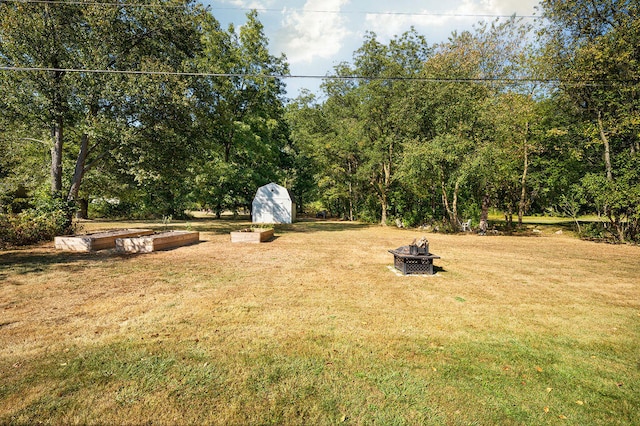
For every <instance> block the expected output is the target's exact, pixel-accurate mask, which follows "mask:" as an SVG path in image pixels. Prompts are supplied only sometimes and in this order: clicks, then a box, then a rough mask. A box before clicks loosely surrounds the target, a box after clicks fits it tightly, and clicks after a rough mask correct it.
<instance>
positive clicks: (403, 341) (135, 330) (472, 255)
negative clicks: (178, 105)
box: [0, 220, 640, 424]
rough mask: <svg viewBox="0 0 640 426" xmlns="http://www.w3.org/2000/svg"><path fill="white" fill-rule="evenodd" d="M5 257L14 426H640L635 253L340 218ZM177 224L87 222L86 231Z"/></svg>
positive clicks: (5, 357)
mask: <svg viewBox="0 0 640 426" xmlns="http://www.w3.org/2000/svg"><path fill="white" fill-rule="evenodd" d="M246 225H247V223H241V222H232V221H204V220H198V221H193V222H191V223H189V224H187V223H183V222H180V223H172V227H182V228H184V227H186V226H189V227H190V228H192V229H194V230H198V231H200V232H201V240H202V242H201V243H199V244H196V245H193V246H188V247H182V248H179V249H175V250H171V251H165V252H155V253H150V254H145V255H117V254H113V253H110V252H99V253H73V254H69V253H62V252H58V251H55V250H54V249H53V248H52V244H48V245H43V246H38V247H33V248H30V249H25V250H17V251H6V252H0V279H2V281H1V284H0V313H1V315H2V319H1V320H0V371H1V374H2V377H3V381H2V383H1V384H0V407H1V408H0V423H15V424H28V423H33V422H38V421H41V422H45V423H47V422H48V423H56V424H59V423H83V424H84V423H89V424H91V423H94V424H95V423H146V422H153V423H159V424H175V423H178V424H180V423H181V424H193V423H198V424H200V423H212V424H256V423H260V424H262V423H278V424H310V423H311V424H333V423H340V422H345V423H355V424H362V423H365V424H367V423H381V424H389V423H393V424H396V423H397V424H470V423H477V424H498V423H499V424H547V423H548V424H556V423H558V422H560V421H563V422H568V424H638V423H640V414H639V413H638V410H637V407H638V406H640V396H639V395H640V382H639V379H640V359H639V358H638V353H639V352H640V344H639V343H638V342H640V280H639V279H638V278H639V277H640V263H639V262H638V256H639V255H640V249H639V248H638V247H631V246H613V245H605V244H595V243H590V242H584V241H580V240H576V239H572V238H569V237H567V236H566V235H565V236H557V235H549V234H548V233H545V234H543V235H542V236H538V237H531V238H524V237H479V236H474V235H440V234H429V235H428V238H429V240H430V243H431V251H433V252H434V253H436V254H438V255H440V256H441V257H442V259H441V260H437V261H436V262H435V265H436V266H437V267H439V268H438V269H439V272H438V273H437V275H436V276H433V277H398V276H396V275H395V274H393V273H392V272H391V271H389V269H388V266H389V265H391V264H392V263H393V256H392V255H391V254H389V253H387V250H388V249H392V248H396V247H398V246H400V245H404V244H407V243H408V242H410V241H411V240H412V239H413V238H415V237H418V236H420V235H421V234H420V233H419V232H414V231H407V230H397V229H385V228H380V227H377V226H364V225H357V224H346V223H331V222H302V223H297V224H294V225H288V226H281V227H277V228H276V237H277V238H276V239H275V240H273V241H272V242H269V243H264V244H259V245H252V244H231V243H230V241H229V234H228V232H229V231H230V230H235V229H240V228H242V227H245V226H246ZM133 226H141V227H149V226H152V227H153V226H157V227H158V228H162V224H150V223H148V222H144V223H141V224H139V225H138V224H134V223H131V222H127V223H124V222H123V223H106V224H105V223H91V224H86V225H85V227H86V228H90V229H87V232H89V231H94V230H97V229H104V228H113V227H133Z"/></svg>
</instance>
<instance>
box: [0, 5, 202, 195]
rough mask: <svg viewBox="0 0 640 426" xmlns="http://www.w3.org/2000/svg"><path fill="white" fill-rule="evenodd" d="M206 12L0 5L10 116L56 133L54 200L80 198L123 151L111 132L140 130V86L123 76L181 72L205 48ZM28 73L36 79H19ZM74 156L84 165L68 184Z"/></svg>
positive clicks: (1, 58)
mask: <svg viewBox="0 0 640 426" xmlns="http://www.w3.org/2000/svg"><path fill="white" fill-rule="evenodd" d="M165 6H168V7H165ZM199 10H200V9H199V8H198V7H196V6H195V5H194V4H193V3H188V2H187V3H183V2H178V1H157V2H156V3H152V4H150V5H146V6H142V5H127V4H125V3H122V4H118V5H102V4H100V5H97V4H88V5H80V4H77V3H64V2H62V3H20V2H3V3H2V4H0V40H2V43H0V65H2V66H3V67H6V68H7V69H5V70H4V71H3V72H4V73H5V74H6V75H7V77H6V78H7V80H8V82H7V83H8V84H7V87H6V90H7V91H9V92H11V93H12V97H13V98H14V99H15V102H12V103H11V104H10V105H9V106H8V107H9V108H8V109H7V110H5V111H4V113H6V114H12V116H13V119H14V120H16V121H20V122H23V123H29V127H30V128H31V129H32V132H33V135H32V136H30V137H31V138H38V137H40V136H41V135H42V133H45V132H46V131H48V130H49V129H50V134H51V137H50V141H51V142H48V143H49V144H50V146H51V192H52V193H53V194H55V195H56V196H59V197H66V198H67V199H68V200H74V199H76V197H77V196H78V193H79V190H80V185H81V182H82V179H83V177H84V175H85V173H86V172H87V171H88V170H89V169H91V168H92V167H93V166H94V165H95V164H96V161H97V160H99V159H101V158H104V156H105V155H107V154H112V153H113V151H114V150H117V149H122V148H123V143H124V140H123V139H122V138H115V139H114V138H113V136H114V134H113V133H112V132H110V131H109V129H110V128H112V127H119V126H121V125H124V126H130V127H131V126H133V127H136V128H140V126H141V125H142V122H141V121H139V120H138V119H137V117H136V116H135V114H131V113H130V112H131V111H132V110H133V108H127V107H126V106H127V105H130V102H131V101H132V99H133V98H134V97H135V96H132V95H131V93H129V92H128V90H130V89H132V88H133V87H139V83H140V82H139V81H138V82H136V83H133V82H132V80H131V79H130V78H128V77H126V76H124V75H123V74H119V73H120V72H123V71H127V72H129V71H142V72H144V71H159V70H164V71H180V70H181V65H182V63H183V61H184V60H185V58H187V57H188V56H190V55H193V52H194V51H195V50H196V49H197V37H196V34H197V32H196V29H197V27H196V24H197V20H196V19H194V18H195V17H196V16H197V15H198V14H199V13H200V12H199ZM24 68H28V69H29V70H24V71H20V70H19V69H24ZM75 70H82V71H75ZM85 70H86V71H85ZM151 84H155V83H151ZM160 86H162V84H160ZM164 89H166V87H162V88H161V89H160V90H164ZM114 121H115V123H114ZM66 142H73V148H72V147H71V145H69V148H72V149H67V148H66V146H67V143H66ZM67 155H73V156H74V157H75V161H74V163H75V166H74V167H73V170H74V171H73V173H72V174H69V175H66V176H65V175H64V174H63V164H64V163H65V156H67ZM65 182H67V185H68V186H67V189H66V191H64V192H63V190H64V189H65Z"/></svg>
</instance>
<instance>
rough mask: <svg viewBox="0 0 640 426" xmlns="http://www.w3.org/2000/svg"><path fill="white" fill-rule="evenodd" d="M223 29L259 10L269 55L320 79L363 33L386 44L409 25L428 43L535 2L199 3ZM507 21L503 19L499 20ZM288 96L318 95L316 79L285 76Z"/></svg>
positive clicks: (522, 12)
mask: <svg viewBox="0 0 640 426" xmlns="http://www.w3.org/2000/svg"><path fill="white" fill-rule="evenodd" d="M201 1H202V2H203V4H205V5H207V6H209V7H210V11H211V13H212V14H213V16H215V17H216V19H217V20H218V21H219V22H220V23H221V24H222V25H223V27H226V26H227V25H228V24H230V23H233V24H234V25H235V27H236V28H239V27H240V26H241V25H242V24H243V23H244V22H245V21H246V13H247V12H248V11H249V10H251V9H256V10H257V11H258V17H259V20H260V22H262V24H263V25H264V32H265V35H266V37H267V38H268V39H269V50H270V51H271V54H272V55H275V56H279V55H280V54H281V53H284V54H285V56H286V57H287V61H288V63H289V67H290V72H291V75H293V76H325V75H328V74H331V73H332V71H333V68H334V66H336V65H338V64H339V63H341V62H351V61H352V58H353V52H354V51H356V50H357V49H358V48H359V47H360V46H361V45H362V42H363V40H364V36H365V34H366V32H367V31H371V32H374V33H375V34H376V36H377V37H378V40H379V41H381V42H383V43H386V42H388V41H389V40H390V39H392V38H393V37H394V36H396V35H401V34H402V33H404V32H405V31H408V30H409V29H410V28H411V27H412V26H413V27H414V28H415V29H416V30H417V32H418V33H419V34H422V35H423V36H425V37H426V39H427V41H428V42H429V44H435V43H439V42H442V41H446V40H447V38H448V37H449V36H450V35H451V33H452V32H453V31H458V32H461V31H465V30H471V29H472V28H473V26H474V24H477V23H478V22H479V21H489V22H491V21H494V20H495V19H496V17H498V16H503V17H504V16H510V15H513V14H516V15H518V16H524V17H530V16H533V15H534V14H535V13H536V10H535V7H536V5H537V4H538V0H393V1H388V0H297V1H296V0H201ZM501 19H506V18H501ZM525 19H531V18H525ZM285 82H286V84H287V96H288V97H289V98H295V97H296V96H298V94H299V92H300V90H301V89H303V88H306V89H308V90H311V91H312V92H314V93H318V92H319V86H320V84H321V82H322V80H321V79H318V78H288V79H286V80H285Z"/></svg>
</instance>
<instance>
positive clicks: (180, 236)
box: [116, 231, 200, 253]
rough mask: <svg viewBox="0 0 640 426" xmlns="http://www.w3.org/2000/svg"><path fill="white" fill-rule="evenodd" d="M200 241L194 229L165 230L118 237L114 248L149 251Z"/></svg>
mask: <svg viewBox="0 0 640 426" xmlns="http://www.w3.org/2000/svg"><path fill="white" fill-rule="evenodd" d="M198 241H200V233H199V232H196V231H166V232H160V233H158V234H153V235H147V236H142V237H132V238H118V239H117V240H116V250H118V251H119V252H121V253H151V252H153V251H158V250H168V249H171V248H175V247H181V246H186V245H188V244H193V243H197V242H198Z"/></svg>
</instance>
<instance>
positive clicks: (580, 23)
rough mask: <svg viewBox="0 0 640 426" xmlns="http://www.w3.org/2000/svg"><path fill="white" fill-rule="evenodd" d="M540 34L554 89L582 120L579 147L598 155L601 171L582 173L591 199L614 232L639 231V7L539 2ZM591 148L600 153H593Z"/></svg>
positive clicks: (609, 1)
mask: <svg viewBox="0 0 640 426" xmlns="http://www.w3.org/2000/svg"><path fill="white" fill-rule="evenodd" d="M541 5H542V10H543V17H544V18H545V19H546V20H547V21H548V23H549V24H548V25H547V26H546V27H545V28H544V30H543V32H542V35H543V36H544V37H545V38H544V40H545V41H546V47H547V52H546V53H547V55H546V57H545V59H546V61H547V62H548V63H549V64H550V68H551V73H552V74H551V75H552V76H553V77H555V78H557V79H558V80H559V81H560V86H559V90H560V92H559V93H560V95H561V96H562V97H563V98H564V99H565V100H566V101H567V102H569V103H570V104H571V105H572V106H573V108H574V111H575V114H576V117H579V118H580V119H581V120H582V121H583V123H584V124H583V125H582V126H581V128H582V132H581V133H582V137H583V145H582V147H583V151H584V154H585V155H586V156H591V155H594V154H595V155H596V157H595V158H594V159H596V158H597V159H598V161H597V163H599V168H600V170H601V172H600V173H590V174H588V175H587V176H585V178H584V180H583V186H584V189H585V190H586V192H587V194H588V195H589V196H590V198H591V199H592V201H593V202H595V203H601V204H603V205H604V209H605V214H606V216H607V217H608V218H609V221H610V223H611V226H612V228H613V229H614V231H615V237H616V238H617V239H618V240H619V241H625V239H627V238H631V239H637V238H638V235H639V233H640V227H639V219H640V218H639V216H640V199H638V195H637V194H638V192H639V191H638V185H637V182H638V181H640V172H638V170H639V169H638V167H637V164H638V162H639V161H640V160H639V159H638V155H640V154H639V152H640V137H639V136H638V134H639V132H638V123H640V68H638V66H637V64H638V63H640V50H638V46H639V45H640V21H638V19H637V16H638V13H640V5H639V4H638V2H636V1H631V0H621V1H618V0H603V1H599V2H594V1H590V0H571V1H565V2H559V1H555V0H545V1H543V2H542V3H541ZM594 146H597V147H599V152H597V153H595V152H593V150H592V148H593V147H594Z"/></svg>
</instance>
